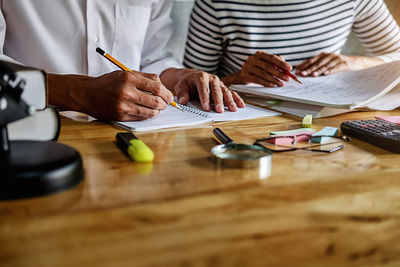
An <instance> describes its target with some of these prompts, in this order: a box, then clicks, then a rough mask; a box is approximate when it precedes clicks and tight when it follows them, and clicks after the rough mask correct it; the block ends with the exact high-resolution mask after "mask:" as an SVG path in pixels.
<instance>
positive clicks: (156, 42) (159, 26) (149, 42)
mask: <svg viewBox="0 0 400 267" xmlns="http://www.w3.org/2000/svg"><path fill="white" fill-rule="evenodd" d="M172 4H173V1H170V0H167V1H159V3H158V4H157V5H154V7H153V8H152V12H151V18H150V23H149V25H148V29H147V32H146V38H145V41H144V45H143V49H142V61H141V66H140V70H141V71H143V72H151V73H156V74H161V73H162V72H163V71H164V70H166V69H168V68H182V67H183V66H182V64H180V63H179V62H178V60H177V59H175V58H174V57H173V56H172V54H171V53H169V52H168V49H167V44H168V40H169V38H170V37H171V35H172V31H173V26H172V20H171V18H170V12H171V8H172Z"/></svg>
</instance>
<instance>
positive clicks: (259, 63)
mask: <svg viewBox="0 0 400 267" xmlns="http://www.w3.org/2000/svg"><path fill="white" fill-rule="evenodd" d="M247 63H248V64H249V65H250V66H251V65H252V66H256V67H258V68H260V69H261V70H263V71H265V72H267V73H269V74H270V75H273V76H274V77H276V78H278V79H281V80H285V81H289V77H288V76H287V75H286V74H285V73H283V72H282V71H281V70H279V68H278V67H277V66H275V65H271V64H272V63H270V62H266V61H263V60H261V59H257V58H255V57H252V58H249V60H248V62H247Z"/></svg>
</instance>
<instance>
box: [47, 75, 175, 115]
mask: <svg viewBox="0 0 400 267" xmlns="http://www.w3.org/2000/svg"><path fill="white" fill-rule="evenodd" d="M48 84H49V102H50V104H53V105H55V106H57V107H58V108H59V109H61V110H75V111H80V112H85V113H87V114H89V115H91V116H93V117H96V118H99V119H107V120H118V121H134V120H144V119H148V118H152V117H154V116H156V115H157V114H158V113H160V110H162V109H165V108H166V107H167V103H171V101H172V100H173V95H172V93H171V92H170V91H169V90H168V89H167V88H165V87H164V85H162V83H161V81H160V79H159V77H158V75H155V74H146V73H140V72H125V71H114V72H111V73H107V74H104V75H102V76H100V77H97V78H93V77H88V76H81V75H57V74H49V75H48ZM149 93H150V94H149Z"/></svg>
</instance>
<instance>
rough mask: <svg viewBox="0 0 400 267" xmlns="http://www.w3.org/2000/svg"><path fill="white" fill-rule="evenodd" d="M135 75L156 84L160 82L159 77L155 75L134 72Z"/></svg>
mask: <svg viewBox="0 0 400 267" xmlns="http://www.w3.org/2000/svg"><path fill="white" fill-rule="evenodd" d="M135 73H137V74H138V75H141V76H143V77H146V78H148V79H150V80H153V81H156V82H161V80H160V76H158V75H157V74H154V73H145V72H138V71H136V72H135Z"/></svg>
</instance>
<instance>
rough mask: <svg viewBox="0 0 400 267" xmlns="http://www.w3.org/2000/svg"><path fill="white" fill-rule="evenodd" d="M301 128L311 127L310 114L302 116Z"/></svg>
mask: <svg viewBox="0 0 400 267" xmlns="http://www.w3.org/2000/svg"><path fill="white" fill-rule="evenodd" d="M301 127H302V128H311V127H312V114H307V115H306V116H304V118H303V121H302V123H301Z"/></svg>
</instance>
